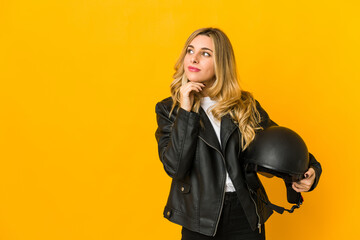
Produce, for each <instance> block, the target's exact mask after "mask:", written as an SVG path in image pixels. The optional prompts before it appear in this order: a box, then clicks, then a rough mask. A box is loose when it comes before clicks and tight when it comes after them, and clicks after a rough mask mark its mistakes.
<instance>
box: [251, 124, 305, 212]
mask: <svg viewBox="0 0 360 240" xmlns="http://www.w3.org/2000/svg"><path fill="white" fill-rule="evenodd" d="M244 163H245V173H246V174H245V176H246V181H247V184H248V186H249V188H250V190H252V191H253V192H257V191H256V190H257V188H259V187H260V186H259V181H258V178H257V175H256V172H259V173H261V174H263V175H267V176H277V177H279V178H282V179H284V181H285V185H286V188H287V198H288V202H289V203H294V204H297V205H296V206H294V207H293V208H292V209H291V210H287V211H290V212H292V211H293V210H294V209H295V208H298V207H299V205H300V204H301V203H302V201H303V199H302V196H301V194H300V193H297V192H296V191H295V190H293V189H292V187H291V185H292V182H295V181H299V180H301V179H303V178H304V173H305V172H306V171H307V170H308V167H309V152H308V149H307V147H306V144H305V142H304V141H303V139H302V138H301V137H300V136H299V135H298V134H297V133H295V132H294V131H292V130H290V129H288V128H285V127H280V126H272V127H269V128H266V129H265V130H263V131H260V132H258V133H257V134H256V136H255V139H254V140H253V141H252V142H251V143H250V145H249V146H248V148H247V149H246V150H245V152H244ZM264 201H265V202H266V201H267V200H264ZM267 204H269V207H271V208H273V210H276V211H278V210H279V209H274V207H273V206H275V207H277V208H279V207H278V206H276V205H273V204H271V203H270V202H269V201H267ZM280 208H281V207H280ZM284 210H286V209H284V208H282V210H280V211H281V213H282V212H283V211H284ZM278 212H279V211H278Z"/></svg>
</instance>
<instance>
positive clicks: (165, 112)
mask: <svg viewBox="0 0 360 240" xmlns="http://www.w3.org/2000/svg"><path fill="white" fill-rule="evenodd" d="M172 105H173V100H172V98H171V97H167V98H164V99H163V100H161V101H159V102H157V103H156V106H155V112H156V114H158V115H162V116H165V117H167V118H168V117H169V115H170V111H171V108H172ZM176 113H177V106H175V108H174V110H173V111H172V112H171V119H170V120H172V121H173V120H174V118H175V115H176Z"/></svg>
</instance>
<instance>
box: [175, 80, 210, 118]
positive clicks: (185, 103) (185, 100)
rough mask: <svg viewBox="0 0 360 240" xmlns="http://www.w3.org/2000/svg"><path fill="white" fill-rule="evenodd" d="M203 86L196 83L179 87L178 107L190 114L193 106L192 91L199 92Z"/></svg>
mask: <svg viewBox="0 0 360 240" xmlns="http://www.w3.org/2000/svg"><path fill="white" fill-rule="evenodd" d="M204 87H205V84H203V83H198V82H187V83H186V84H185V85H183V86H181V87H180V107H181V108H183V109H185V110H186V111H188V112H190V111H191V109H192V106H193V104H194V93H193V92H192V91H196V92H201V91H202V90H203V88H204Z"/></svg>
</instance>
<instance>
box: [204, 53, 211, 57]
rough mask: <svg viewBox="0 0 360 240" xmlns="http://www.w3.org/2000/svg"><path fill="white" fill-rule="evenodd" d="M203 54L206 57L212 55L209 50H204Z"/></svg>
mask: <svg viewBox="0 0 360 240" xmlns="http://www.w3.org/2000/svg"><path fill="white" fill-rule="evenodd" d="M203 55H204V56H205V57H210V56H211V55H210V53H208V52H203Z"/></svg>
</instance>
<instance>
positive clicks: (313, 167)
mask: <svg viewBox="0 0 360 240" xmlns="http://www.w3.org/2000/svg"><path fill="white" fill-rule="evenodd" d="M256 107H257V110H258V111H259V113H260V116H261V122H260V125H261V126H262V127H263V128H264V129H265V128H268V127H270V126H278V124H276V123H275V122H274V121H272V120H271V119H270V117H269V115H268V114H267V112H266V111H265V110H264V109H263V108H262V107H261V105H260V103H259V102H258V101H256ZM321 172H322V168H321V164H320V163H319V162H318V161H317V160H316V159H315V157H314V156H313V155H312V154H311V153H309V170H308V171H307V172H306V173H305V176H307V177H306V178H305V179H303V180H301V181H299V182H298V183H296V184H295V189H294V190H295V191H297V192H300V191H308V192H310V191H312V190H314V189H315V187H316V186H317V184H318V182H319V180H320V175H321ZM293 188H294V184H293ZM304 189H305V190H304Z"/></svg>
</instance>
